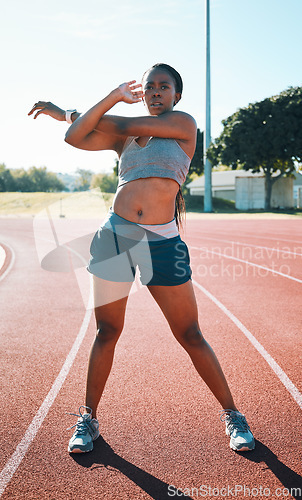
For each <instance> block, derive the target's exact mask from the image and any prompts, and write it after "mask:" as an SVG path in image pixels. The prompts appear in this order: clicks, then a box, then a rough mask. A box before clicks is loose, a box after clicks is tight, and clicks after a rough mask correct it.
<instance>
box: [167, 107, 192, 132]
mask: <svg viewBox="0 0 302 500" xmlns="http://www.w3.org/2000/svg"><path fill="white" fill-rule="evenodd" d="M171 114H172V117H173V119H174V120H177V121H179V122H181V123H182V124H184V125H186V126H190V127H192V128H195V129H197V124H196V121H195V118H193V116H192V115H190V114H189V113H186V112H185V111H176V110H173V111H171Z"/></svg>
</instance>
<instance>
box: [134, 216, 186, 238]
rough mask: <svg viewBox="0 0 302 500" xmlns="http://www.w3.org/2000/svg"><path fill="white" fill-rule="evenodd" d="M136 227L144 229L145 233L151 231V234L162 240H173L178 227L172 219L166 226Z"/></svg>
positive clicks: (148, 225)
mask: <svg viewBox="0 0 302 500" xmlns="http://www.w3.org/2000/svg"><path fill="white" fill-rule="evenodd" d="M137 225H138V226H140V227H142V228H143V229H146V231H151V232H152V233H155V234H157V235H158V236H162V237H163V238H175V236H178V234H179V232H178V227H177V224H176V220H175V219H173V220H171V222H167V223H166V224H137Z"/></svg>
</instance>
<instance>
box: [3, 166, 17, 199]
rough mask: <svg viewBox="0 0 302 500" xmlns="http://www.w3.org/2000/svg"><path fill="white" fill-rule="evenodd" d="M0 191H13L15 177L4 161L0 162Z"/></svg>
mask: <svg viewBox="0 0 302 500" xmlns="http://www.w3.org/2000/svg"><path fill="white" fill-rule="evenodd" d="M0 191H1V192H4V191H15V179H14V178H13V176H12V174H11V171H10V170H9V169H8V168H6V165H5V164H4V163H1V164H0Z"/></svg>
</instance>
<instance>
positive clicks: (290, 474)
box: [242, 439, 302, 500]
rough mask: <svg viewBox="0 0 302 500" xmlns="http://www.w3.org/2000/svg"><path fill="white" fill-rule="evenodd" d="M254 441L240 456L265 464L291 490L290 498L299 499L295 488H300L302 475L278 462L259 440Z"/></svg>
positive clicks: (299, 495) (301, 486)
mask: <svg viewBox="0 0 302 500" xmlns="http://www.w3.org/2000/svg"><path fill="white" fill-rule="evenodd" d="M255 443H256V446H255V449H254V450H253V451H250V452H248V453H244V454H243V455H242V457H244V458H245V459H247V460H250V461H251V462H255V463H257V464H259V463H261V462H264V463H265V464H266V465H267V467H266V468H267V469H270V470H271V471H272V473H273V474H275V476H276V478H277V479H279V481H280V482H281V483H282V484H283V486H284V488H287V489H288V490H289V491H291V490H292V492H293V493H292V494H291V496H292V498H297V499H300V500H301V498H302V497H301V494H299V491H297V492H296V494H295V489H296V490H298V489H299V488H300V490H301V489H302V476H300V475H299V474H297V473H296V472H294V471H293V470H292V469H290V468H289V467H287V465H285V464H284V463H282V462H280V460H279V459H278V457H277V456H276V455H275V454H274V453H273V452H272V451H271V450H270V449H269V448H268V447H267V446H265V444H263V443H261V441H258V440H257V439H255ZM266 468H265V469H266Z"/></svg>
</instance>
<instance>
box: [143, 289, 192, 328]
mask: <svg viewBox="0 0 302 500" xmlns="http://www.w3.org/2000/svg"><path fill="white" fill-rule="evenodd" d="M148 289H149V291H150V293H151V294H152V296H153V297H154V299H155V300H156V302H157V303H158V305H159V307H160V308H161V310H162V312H163V314H164V316H165V317H166V319H167V321H168V323H169V325H170V327H171V330H172V332H173V333H174V335H175V336H176V337H177V338H178V336H180V335H182V334H183V332H186V331H188V330H189V329H192V328H193V329H199V326H198V311H197V304H196V298H195V293H194V290H193V285H192V281H191V280H189V281H187V282H186V283H183V284H182V285H177V286H148Z"/></svg>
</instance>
